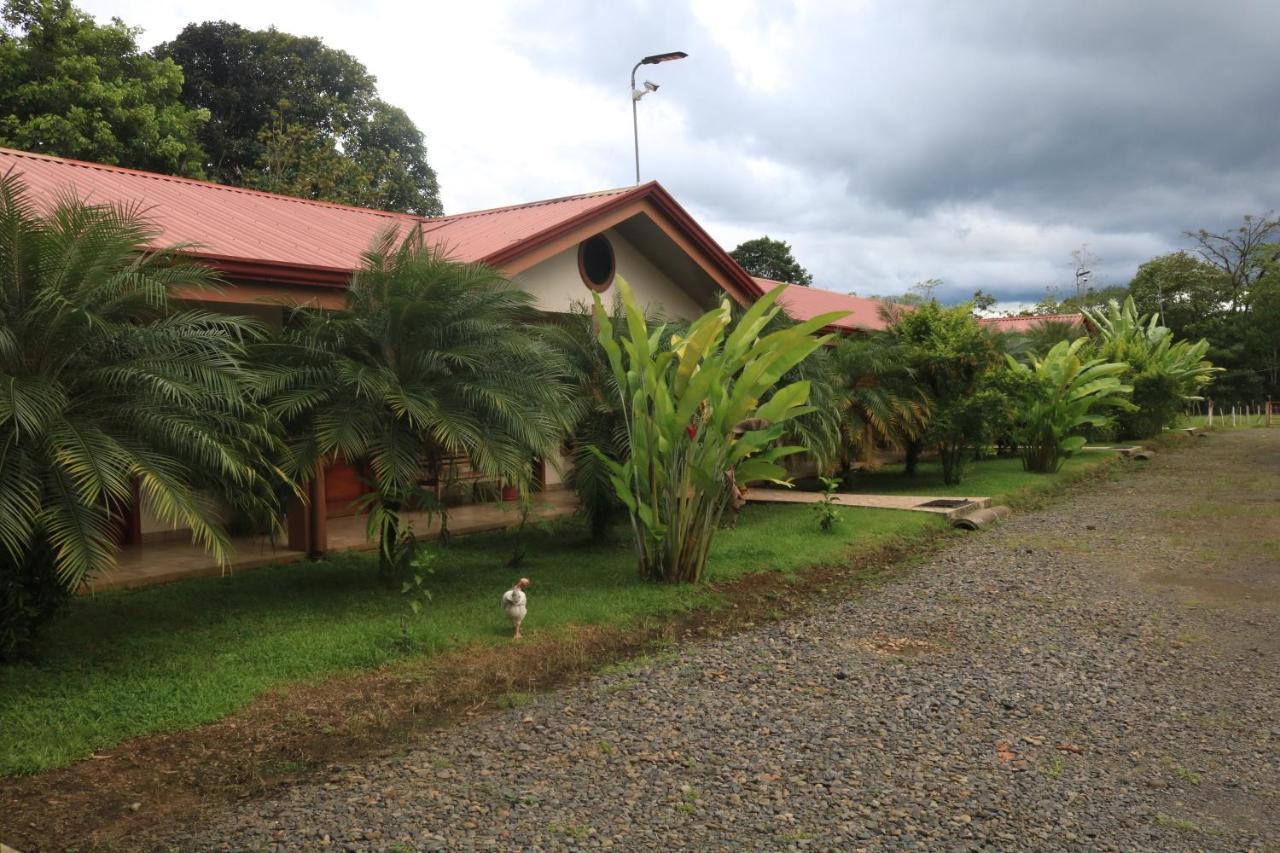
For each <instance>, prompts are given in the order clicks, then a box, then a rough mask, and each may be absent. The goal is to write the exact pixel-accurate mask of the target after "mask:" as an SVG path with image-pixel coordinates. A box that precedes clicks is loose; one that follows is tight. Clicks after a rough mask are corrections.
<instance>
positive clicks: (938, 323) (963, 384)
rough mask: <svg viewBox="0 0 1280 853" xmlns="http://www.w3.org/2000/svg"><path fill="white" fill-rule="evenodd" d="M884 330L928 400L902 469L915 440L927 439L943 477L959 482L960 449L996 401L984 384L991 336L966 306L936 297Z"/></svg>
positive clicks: (980, 429)
mask: <svg viewBox="0 0 1280 853" xmlns="http://www.w3.org/2000/svg"><path fill="white" fill-rule="evenodd" d="M889 333H890V334H891V335H892V336H893V337H894V338H896V339H897V341H898V342H899V343H900V344H901V345H902V346H903V347H904V349H905V351H906V352H907V354H908V363H909V364H910V365H911V367H912V370H913V371H914V374H915V376H916V379H917V380H918V381H919V382H920V384H921V387H922V388H923V389H924V391H925V392H926V393H927V394H928V396H929V401H930V413H929V420H928V424H927V426H926V427H925V429H924V431H923V434H922V436H921V438H920V439H918V440H916V441H912V442H908V443H907V453H908V469H909V471H910V470H912V469H913V468H914V459H915V458H917V457H918V455H919V452H920V449H921V443H924V444H930V445H932V446H933V447H934V448H935V449H936V450H937V451H938V457H939V459H940V460H941V462H942V474H943V480H944V481H945V482H946V483H947V484H948V485H953V484H956V483H959V482H960V478H961V476H962V474H963V466H964V461H965V456H966V451H968V450H970V449H971V448H972V447H973V446H974V445H975V444H978V443H980V442H981V441H982V439H983V437H984V435H985V430H986V425H987V420H988V418H989V416H990V414H991V413H992V412H994V411H995V410H996V408H997V404H998V403H999V402H1000V401H999V400H998V399H997V397H998V396H999V395H998V393H997V392H996V391H995V390H994V389H991V388H989V387H987V379H988V378H989V375H990V374H991V373H992V372H993V369H994V368H995V367H996V366H997V365H998V364H999V359H1000V353H999V348H998V347H997V346H996V342H995V338H994V336H993V335H992V334H991V333H990V332H988V331H987V330H986V329H984V328H983V327H982V326H981V325H979V323H978V321H977V320H976V319H974V316H973V309H972V306H970V305H968V304H965V305H958V306H956V307H954V308H943V307H942V306H941V305H939V304H938V303H937V302H926V303H924V304H923V305H921V306H919V307H918V308H916V309H915V310H914V311H904V312H901V313H900V314H899V315H898V317H897V319H896V320H895V322H894V323H893V325H891V326H890V327H889Z"/></svg>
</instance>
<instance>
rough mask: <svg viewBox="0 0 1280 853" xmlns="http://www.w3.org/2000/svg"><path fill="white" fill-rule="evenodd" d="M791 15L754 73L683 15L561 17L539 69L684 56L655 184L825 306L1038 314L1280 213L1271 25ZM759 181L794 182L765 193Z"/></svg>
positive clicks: (637, 7)
mask: <svg viewBox="0 0 1280 853" xmlns="http://www.w3.org/2000/svg"><path fill="white" fill-rule="evenodd" d="M770 12H771V13H772V16H771V17H769V18H761V19H758V20H756V21H755V22H754V23H755V26H756V27H757V28H759V27H761V26H766V25H767V26H771V27H773V28H775V30H776V31H777V32H778V33H779V34H780V35H779V37H778V40H777V43H776V46H775V45H773V44H771V43H770V41H769V40H767V39H766V40H765V41H764V42H762V43H761V44H760V45H757V46H756V47H755V51H756V52H755V53H752V52H751V49H749V48H742V47H740V46H739V47H738V48H737V49H736V50H735V49H733V47H732V46H730V47H726V46H725V45H724V44H723V43H722V42H721V41H718V40H717V38H716V33H714V32H712V31H711V30H710V29H709V28H708V26H707V24H706V23H705V22H704V21H703V20H700V19H699V18H698V16H697V15H695V14H694V13H693V12H692V11H690V10H689V9H687V8H678V7H675V6H673V5H670V4H656V3H655V4H646V3H634V4H630V5H629V4H626V3H611V4H592V3H583V4H581V5H575V4H558V10H557V11H556V12H555V13H553V14H550V15H548V14H546V13H545V10H539V12H538V14H537V16H536V17H533V16H531V17H530V18H529V19H528V20H526V21H524V22H523V23H524V24H525V26H526V27H528V31H529V32H530V33H536V34H538V37H537V38H535V39H532V40H531V43H532V44H533V45H535V47H533V48H531V50H532V51H533V52H534V53H535V54H538V60H539V62H544V63H549V64H552V65H555V66H557V67H560V68H562V69H564V70H566V71H571V72H572V73H573V74H575V75H581V76H583V77H585V78H587V79H590V80H593V81H594V82H596V83H597V84H598V85H600V86H602V87H610V88H621V87H625V83H623V82H622V81H623V79H624V78H625V74H626V71H627V70H628V66H629V64H630V61H633V60H631V57H633V56H634V57H639V56H641V55H643V54H645V53H648V52H653V51H658V50H669V49H684V50H687V51H688V52H689V53H690V55H691V56H690V59H689V60H686V61H685V62H682V63H676V64H672V65H668V66H661V67H659V68H656V69H652V74H653V76H654V79H656V80H659V82H662V83H663V84H664V87H665V88H664V90H663V92H662V93H661V97H662V98H668V99H670V100H671V102H672V103H678V104H679V107H680V109H681V111H682V113H683V115H684V117H685V121H686V122H687V127H686V129H685V133H686V136H687V139H686V144H685V147H684V148H683V149H682V150H661V148H660V145H658V144H656V143H651V144H650V145H649V146H648V147H646V152H648V151H649V148H655V149H659V150H658V151H657V152H656V153H653V154H647V158H648V160H647V162H649V163H650V164H651V165H652V171H651V172H650V174H653V175H655V176H657V177H658V178H659V179H660V180H662V181H663V183H664V184H666V185H667V186H668V187H669V188H670V189H672V191H673V192H675V193H676V195H677V197H678V198H681V199H682V200H684V201H685V202H686V203H687V204H689V205H690V206H691V207H692V208H694V209H695V210H696V211H697V212H699V214H700V215H702V216H704V217H705V218H707V219H708V220H710V222H711V223H712V224H714V225H716V226H719V227H721V228H722V229H723V230H724V231H725V232H726V233H727V232H740V231H742V230H744V229H750V228H755V229H756V230H759V231H768V232H769V233H771V234H774V235H775V236H781V237H785V238H786V239H788V240H790V241H791V242H792V243H793V244H794V245H795V247H796V249H797V253H798V254H799V255H800V257H801V260H802V262H806V263H807V264H808V265H809V266H811V267H812V268H813V269H814V270H815V272H817V273H818V279H819V283H820V284H823V285H825V286H833V287H839V288H842V289H855V290H859V291H863V292H866V291H875V290H878V291H890V290H900V289H902V288H903V287H905V286H907V285H909V284H910V283H911V281H912V280H913V278H914V277H919V278H924V277H929V276H938V277H941V278H943V279H945V280H946V281H947V282H948V285H947V287H946V288H944V291H945V292H946V293H947V294H949V295H951V296H956V297H959V296H966V295H968V294H969V293H971V292H972V291H973V289H975V288H976V287H982V288H984V289H987V290H994V291H995V292H997V293H998V294H999V295H1000V296H1001V297H1002V298H1005V299H1013V300H1027V299H1029V298H1030V299H1034V298H1038V296H1039V295H1041V294H1042V293H1043V290H1044V287H1045V286H1046V285H1047V284H1062V283H1065V282H1066V281H1067V280H1068V279H1069V253H1070V251H1071V249H1073V248H1075V247H1076V246H1078V245H1079V244H1080V243H1086V242H1087V243H1089V244H1090V246H1091V248H1092V249H1093V250H1094V251H1095V252H1096V253H1097V254H1098V255H1099V256H1100V257H1101V259H1102V260H1101V262H1100V264H1099V266H1100V269H1099V271H1098V272H1099V279H1100V281H1102V282H1104V283H1105V282H1123V281H1125V280H1127V278H1128V277H1129V276H1130V275H1131V274H1132V271H1133V269H1134V268H1135V267H1136V266H1137V264H1139V263H1141V262H1142V261H1143V260H1145V259H1146V258H1148V257H1150V256H1151V255H1152V254H1155V253H1158V252H1162V251H1168V250H1171V249H1172V248H1174V247H1175V246H1176V245H1177V244H1178V243H1179V242H1180V237H1179V235H1180V233H1181V231H1182V230H1183V229H1186V228H1193V227H1199V226H1201V225H1204V226H1221V225H1226V224H1229V223H1230V222H1231V221H1233V220H1235V219H1236V218H1238V216H1239V215H1240V214H1242V213H1245V212H1249V211H1260V210H1265V209H1269V208H1273V207H1275V206H1276V203H1277V202H1276V200H1277V198H1278V197H1280V169H1278V168H1277V163H1280V94H1277V92H1278V91H1280V90H1277V89H1276V86H1275V81H1276V80H1280V51H1276V50H1275V49H1274V43H1273V41H1272V39H1273V37H1274V33H1275V32H1276V31H1277V29H1278V25H1280V6H1277V5H1275V4H1273V3H1265V2H1253V3H1235V4H1231V5H1230V6H1229V7H1218V6H1217V5H1216V4H1207V3H1203V2H1186V3H1180V2H1163V0H1161V2H1156V0H1151V2H1127V3H1101V2H1097V3H1021V2H1006V3H982V4H923V3H900V4H899V3H893V4H890V3H872V4H869V5H865V6H859V5H847V4H834V5H833V6H831V7H829V8H816V9H815V8H811V7H809V6H805V7H803V9H795V8H787V9H786V10H785V11H783V10H779V11H777V12H776V13H775V12H774V9H773V7H772V6H771V7H770ZM728 23H729V22H726V25H728ZM537 45H542V46H545V49H542V48H539V47H537ZM605 46H607V48H606V47H605ZM744 56H746V57H752V56H757V57H759V61H760V62H761V63H762V64H766V65H776V66H777V67H778V69H779V71H778V73H777V75H776V76H777V78H778V79H777V82H776V85H773V86H766V87H756V86H751V85H744V84H743V81H742V79H741V76H742V73H743V68H742V66H741V65H740V60H741V59H742V58H743V57H744ZM645 70H646V71H649V70H650V69H645ZM748 73H749V63H748ZM650 104H651V102H645V103H644V104H643V106H642V109H645V110H646V111H647V110H649V109H650ZM647 116H648V113H646V117H647ZM660 131H661V129H660V128H659V129H649V130H648V131H647V133H646V138H647V139H651V138H652V137H651V136H649V134H657V133H660ZM752 159H755V160H761V161H766V162H768V163H770V164H774V165H775V166H776V167H777V169H778V171H779V173H780V174H781V175H782V177H781V178H779V179H778V180H776V181H769V180H765V181H760V180H758V179H753V177H752V176H751V175H748V174H744V173H743V171H742V166H743V162H744V161H745V160H752Z"/></svg>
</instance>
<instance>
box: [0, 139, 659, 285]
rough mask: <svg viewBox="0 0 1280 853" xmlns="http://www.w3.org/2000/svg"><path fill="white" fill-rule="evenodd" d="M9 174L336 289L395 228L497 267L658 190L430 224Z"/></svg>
mask: <svg viewBox="0 0 1280 853" xmlns="http://www.w3.org/2000/svg"><path fill="white" fill-rule="evenodd" d="M11 170H12V171H14V172H16V173H20V174H21V175H22V177H23V180H24V181H25V183H26V185H27V187H28V188H29V190H30V191H31V192H32V194H33V195H34V196H35V198H37V199H41V200H43V199H52V198H54V197H56V196H57V195H58V194H67V193H71V194H74V195H75V196H77V197H79V198H81V199H82V200H85V201H88V202H91V203H99V204H102V203H112V204H131V205H136V206H137V207H138V209H139V210H140V211H141V212H142V213H143V215H144V216H145V217H146V218H147V219H148V220H149V221H150V222H151V223H152V224H153V225H155V226H156V227H157V228H159V229H160V233H159V235H158V236H157V238H156V245H173V244H175V243H186V244H191V246H192V248H191V254H192V255H196V256H199V257H202V258H208V259H212V260H220V261H234V262H237V263H246V262H247V263H254V264H257V265H260V266H262V267H263V269H264V270H266V271H267V273H266V274H264V276H263V277H265V278H273V277H278V276H277V275H272V274H270V271H271V270H275V271H276V272H277V273H279V274H283V272H284V270H285V268H287V269H288V276H287V277H291V278H293V279H295V280H299V281H307V280H312V281H321V280H324V281H326V282H327V283H334V284H345V282H346V280H347V279H348V278H349V276H350V273H351V271H352V270H354V269H355V268H356V267H358V266H359V265H360V256H361V253H363V252H364V251H365V250H366V249H367V248H368V247H369V245H370V243H371V242H372V240H373V238H374V237H375V236H376V235H377V234H378V233H379V232H380V231H382V230H384V229H386V228H388V227H394V228H399V229H401V230H402V231H407V229H411V228H417V227H421V228H422V229H423V232H424V233H425V234H426V235H427V236H428V239H429V241H430V242H434V243H436V244H438V245H441V246H442V247H444V248H446V249H447V250H448V251H449V253H450V254H451V255H453V256H454V257H455V258H457V259H458V260H465V261H489V262H493V261H492V259H494V258H496V257H499V256H501V255H503V254H504V253H509V252H510V250H511V249H512V248H513V247H517V246H520V245H521V244H523V243H524V242H527V241H529V240H530V239H531V238H534V237H536V236H537V235H539V234H542V233H544V232H547V231H549V230H554V229H558V228H560V227H562V226H564V225H565V224H567V223H575V222H579V221H581V220H582V219H584V218H590V217H591V216H592V215H593V214H594V213H597V212H599V211H601V210H602V209H604V208H609V207H613V206H614V205H615V204H617V203H618V202H619V201H623V202H625V201H629V200H630V199H631V198H632V197H635V196H642V195H650V194H653V192H654V190H655V189H660V188H657V186H656V184H653V183H649V184H644V185H642V186H638V187H628V188H626V189H619V190H607V191H604V192H595V193H587V194H585V195H576V196H566V197H564V198H557V199H550V200H546V201H536V202H531V203H528V204H518V205H513V206H510V207H502V208H495V209H493V210H482V211H476V212H474V213H462V214H458V215H456V216H442V217H436V218H424V217H419V216H410V215H408V214H402V213H388V212H385V211H378V210H368V209H365V208H359V207H350V206H347V205H342V204H331V203H328V202H321V201H310V200H307V199H298V198H293V197H290V196H283V195H276V194H274V193H267V192H259V191H257V190H248V189H242V188H240V187H229V186H224V185H222V184H214V183H209V182H207V181H196V180H191V179H188V178H176V177H172V176H169V175H159V174H155V173H151V172H140V171H136V170H133V169H124V168H120V167H118V166H106V165H101V164H98V163H86V162H83V161H79V160H68V159H65V158H62V157H50V156H47V155H44V154H32V153H29V152H25V151H15V150H12V149H7V148H0V173H6V172H9V171H11ZM664 195H665V193H664Z"/></svg>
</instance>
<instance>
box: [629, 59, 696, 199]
mask: <svg viewBox="0 0 1280 853" xmlns="http://www.w3.org/2000/svg"><path fill="white" fill-rule="evenodd" d="M688 55H689V54H687V53H685V52H684V51H683V50H673V51H671V52H670V53H655V54H653V55H652V56H646V57H645V58H644V59H642V60H640V61H639V62H637V63H636V64H635V67H634V68H632V69H631V136H632V139H633V140H634V141H635V148H636V184H637V185H638V184H639V183H640V121H639V119H638V118H637V116H636V104H638V103H640V99H641V98H643V97H644V96H645V95H647V94H649V93H650V92H656V91H658V84H657V83H652V82H650V81H648V80H645V81H644V88H643V89H637V88H636V71H638V70H639V69H640V66H641V65H657V64H658V63H660V62H672V61H674V60H677V59H684V58H685V57H686V56H688Z"/></svg>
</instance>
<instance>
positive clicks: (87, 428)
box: [0, 176, 280, 659]
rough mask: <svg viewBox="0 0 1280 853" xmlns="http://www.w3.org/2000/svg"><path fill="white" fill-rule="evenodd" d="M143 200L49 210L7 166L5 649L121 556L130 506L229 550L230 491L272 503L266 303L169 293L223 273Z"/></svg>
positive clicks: (260, 511)
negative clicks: (159, 247)
mask: <svg viewBox="0 0 1280 853" xmlns="http://www.w3.org/2000/svg"><path fill="white" fill-rule="evenodd" d="M156 237H157V232H156V231H155V230H154V229H152V228H150V227H149V226H148V225H146V224H145V223H144V222H143V221H141V220H140V219H139V218H138V217H137V215H136V214H135V212H134V211H132V210H122V209H119V208H115V207H109V206H89V205H85V204H81V203H79V202H77V201H75V200H74V199H68V198H64V199H61V200H59V201H58V202H57V204H56V205H55V206H54V207H53V209H52V210H50V211H49V212H48V213H40V212H38V210H37V208H36V205H35V203H34V202H33V201H32V199H31V198H30V197H29V196H28V195H27V193H26V191H25V189H24V187H23V186H22V184H21V182H20V181H19V180H18V178H16V177H14V176H0V388H3V392H2V393H0V446H2V447H3V452H2V453H0V613H2V615H3V616H4V618H5V619H6V620H7V621H6V623H5V624H0V659H4V658H10V657H13V656H15V655H17V654H20V653H23V652H25V651H27V650H28V649H29V646H30V643H31V641H32V640H33V639H34V638H35V635H36V633H37V631H38V629H39V628H40V627H41V625H42V624H43V623H44V622H45V621H47V619H48V617H49V616H50V615H51V613H52V608H53V607H54V606H55V605H57V604H58V603H59V602H60V601H61V600H62V599H63V598H64V597H65V595H66V594H67V593H69V592H72V591H74V590H75V589H76V588H77V587H79V586H80V584H81V583H82V582H84V581H85V580H87V579H88V578H91V577H93V576H94V575H95V574H97V573H99V572H102V571H105V570H107V569H109V568H110V567H111V565H112V563H113V561H114V558H115V554H116V549H117V538H118V531H119V525H120V524H121V517H122V513H123V510H124V508H125V507H126V506H127V505H129V504H131V503H132V502H133V501H134V499H135V498H134V495H135V492H136V493H140V494H141V496H142V499H143V500H144V501H145V502H146V504H147V505H148V506H149V508H150V509H151V511H152V513H153V514H155V515H156V516H157V517H159V518H161V519H163V520H164V521H166V522H171V523H173V524H174V525H175V526H177V527H190V528H191V530H192V537H193V539H194V540H195V541H196V542H198V543H199V544H201V545H203V546H204V547H206V548H207V549H209V550H210V551H211V552H212V553H213V554H214V555H215V556H216V557H217V558H218V559H219V560H220V561H221V560H226V559H227V558H228V557H229V555H230V543H229V541H228V536H227V533H226V530H225V528H224V526H223V523H222V521H221V520H220V518H219V512H218V509H217V506H218V503H219V502H221V504H222V505H223V506H227V507H231V508H235V509H236V510H237V511H239V512H240V513H242V514H243V515H245V516H246V517H249V518H252V519H259V520H260V519H267V518H271V517H274V515H275V513H276V511H277V509H278V504H277V501H276V494H275V490H276V488H277V487H278V486H279V478H276V477H274V476H273V473H272V472H274V471H275V467H274V464H273V461H272V457H273V456H275V454H276V453H277V452H278V451H279V449H280V444H279V440H278V437H277V432H276V426H275V424H274V421H273V420H272V419H271V418H270V417H269V416H268V415H267V413H266V411H265V410H264V409H263V408H262V407H260V406H259V405H258V404H257V403H256V402H255V399H254V395H253V393H252V391H253V387H254V384H255V382H256V376H255V375H254V374H253V373H252V372H251V371H250V370H248V369H247V367H246V362H247V349H246V344H247V343H248V342H250V341H252V340H254V339H255V338H256V336H257V335H258V334H259V333H260V332H259V330H258V328H257V327H256V325H255V324H253V323H252V322H250V321H247V320H243V319H239V318H234V317H227V316H223V315H218V314H211V313H208V312H206V311H204V310H201V309H194V308H189V307H185V306H183V305H182V304H181V303H178V302H176V301H172V300H171V294H172V293H173V291H174V290H175V289H176V288H190V287H200V286H204V285H207V284H209V283H210V279H209V273H208V271H207V270H206V269H204V268H203V267H198V266H194V265H191V264H189V263H187V262H184V261H182V260H180V259H178V258H176V257H175V256H174V255H173V254H172V253H169V252H158V253H142V252H140V251H139V249H140V247H142V246H145V245H149V244H151V243H153V241H154V240H155V239H156Z"/></svg>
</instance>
